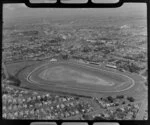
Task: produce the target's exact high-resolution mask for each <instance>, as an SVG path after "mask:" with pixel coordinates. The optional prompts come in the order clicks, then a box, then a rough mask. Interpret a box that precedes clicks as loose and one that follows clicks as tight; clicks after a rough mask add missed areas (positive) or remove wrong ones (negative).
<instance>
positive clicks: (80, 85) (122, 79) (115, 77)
mask: <svg viewBox="0 0 150 125" xmlns="http://www.w3.org/2000/svg"><path fill="white" fill-rule="evenodd" d="M26 70H28V74H27V75H26V80H27V81H28V82H29V83H30V84H34V85H35V86H41V85H42V86H45V87H46V88H62V89H63V88H65V89H70V90H78V91H79V90H80V91H86V92H96V93H99V92H107V93H108V92H123V91H127V90H129V89H131V88H132V87H134V86H135V80H134V79H133V78H132V77H130V76H129V75H125V74H123V73H121V72H114V71H111V70H106V69H102V68H100V67H99V68H98V67H95V66H91V65H88V64H82V63H77V62H69V61H61V62H45V63H43V64H41V65H38V66H35V67H32V68H31V67H30V70H29V69H28V68H27V69H26Z"/></svg>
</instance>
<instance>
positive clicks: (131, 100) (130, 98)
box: [127, 97, 135, 102]
mask: <svg viewBox="0 0 150 125" xmlns="http://www.w3.org/2000/svg"><path fill="white" fill-rule="evenodd" d="M127 100H129V101H130V102H134V101H135V99H134V98H133V97H127Z"/></svg>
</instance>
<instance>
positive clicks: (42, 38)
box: [1, 0, 148, 125]
mask: <svg viewBox="0 0 150 125" xmlns="http://www.w3.org/2000/svg"><path fill="white" fill-rule="evenodd" d="M31 1H35V0H31ZM37 1H38V0H37ZM48 1H51V0H45V3H47V2H48ZM55 1H56V0H52V1H51V2H50V3H55ZM63 1H64V3H68V2H69V0H62V2H63ZM71 1H74V0H71ZM87 1H88V0H82V2H83V3H85V2H87ZM92 1H93V2H97V1H98V0H92ZM103 1H104V0H103ZM107 1H108V0H107ZM114 1H117V0H114ZM38 2H40V0H39V1H38ZM76 2H77V1H76ZM2 18H3V28H2V49H1V50H2V51H1V52H2V60H1V65H2V69H1V89H2V90H1V91H2V92H1V93H2V119H5V120H12V119H14V120H83V121H86V120H147V119H148V80H147V79H148V66H147V65H148V56H147V54H148V45H147V37H148V36H147V5H146V3H124V4H123V5H122V6H120V7H117V8H29V7H27V6H26V5H25V4H23V3H13V4H11V3H9V4H4V5H3V17H2ZM108 124H109V123H108ZM63 125H76V123H72V124H70V123H63ZM77 125H80V124H78V123H77ZM81 125H86V123H85V124H84V123H81ZM94 125H103V124H99V123H95V124H94ZM104 125H105V124H104Z"/></svg>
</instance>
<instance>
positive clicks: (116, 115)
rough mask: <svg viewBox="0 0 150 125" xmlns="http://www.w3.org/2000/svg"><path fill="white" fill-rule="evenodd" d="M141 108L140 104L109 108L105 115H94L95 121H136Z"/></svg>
mask: <svg viewBox="0 0 150 125" xmlns="http://www.w3.org/2000/svg"><path fill="white" fill-rule="evenodd" d="M139 108H140V106H139V105H138V104H128V105H126V106H120V107H117V108H109V109H107V110H105V111H104V112H103V113H99V114H96V115H93V118H94V119H95V120H98V119H99V120H101V119H103V120H104V119H105V120H135V119H136V115H137V113H138V111H139Z"/></svg>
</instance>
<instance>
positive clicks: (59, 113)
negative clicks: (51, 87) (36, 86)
mask: <svg viewBox="0 0 150 125" xmlns="http://www.w3.org/2000/svg"><path fill="white" fill-rule="evenodd" d="M2 87H3V88H2V90H3V95H2V104H3V108H2V112H3V115H2V116H3V118H4V119H47V120H53V119H55V120H56V119H67V118H70V117H73V116H76V115H81V114H84V113H89V112H92V111H93V106H92V105H91V104H89V103H88V102H86V101H83V100H80V99H79V98H76V97H73V96H65V95H64V96H63V95H61V96H60V95H55V94H49V93H42V92H37V91H31V90H23V89H20V88H15V87H12V86H8V85H5V84H3V86H2Z"/></svg>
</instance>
